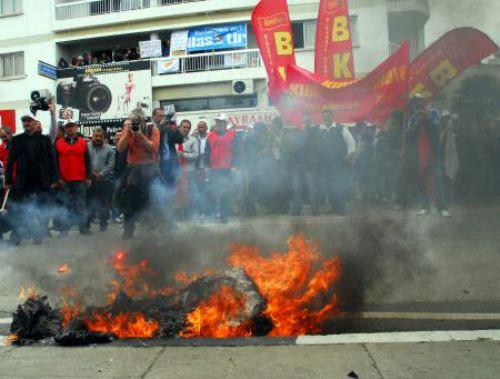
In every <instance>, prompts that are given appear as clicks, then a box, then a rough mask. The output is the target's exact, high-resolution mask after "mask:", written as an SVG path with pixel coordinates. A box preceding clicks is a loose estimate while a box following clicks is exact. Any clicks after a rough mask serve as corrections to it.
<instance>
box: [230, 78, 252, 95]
mask: <svg viewBox="0 0 500 379" xmlns="http://www.w3.org/2000/svg"><path fill="white" fill-rule="evenodd" d="M232 88H233V95H248V94H251V93H253V80H252V79H242V80H233V87H232Z"/></svg>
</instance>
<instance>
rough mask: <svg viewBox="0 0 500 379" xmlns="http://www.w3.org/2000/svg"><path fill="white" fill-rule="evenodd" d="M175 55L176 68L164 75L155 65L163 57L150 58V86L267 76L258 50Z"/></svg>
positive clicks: (157, 64) (262, 77) (263, 77)
mask: <svg viewBox="0 0 500 379" xmlns="http://www.w3.org/2000/svg"><path fill="white" fill-rule="evenodd" d="M177 58H178V59H179V62H178V69H176V70H173V71H172V72H168V73H163V74H162V73H160V72H159V67H158V66H159V62H160V63H161V61H162V60H164V59H166V58H154V59H151V66H152V75H153V87H164V86H175V85H181V84H200V83H208V82H221V81H231V80H235V79H265V78H267V76H266V72H265V70H264V65H263V63H262V58H261V56H260V53H259V50H258V49H248V50H234V51H223V52H218V53H203V54H193V55H184V56H180V57H177ZM181 74H183V75H181Z"/></svg>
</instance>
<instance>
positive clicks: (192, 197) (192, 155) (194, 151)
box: [177, 120, 200, 219]
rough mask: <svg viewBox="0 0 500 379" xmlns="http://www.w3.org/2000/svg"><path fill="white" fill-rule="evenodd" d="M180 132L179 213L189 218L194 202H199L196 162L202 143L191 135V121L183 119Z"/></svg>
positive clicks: (182, 216) (184, 217)
mask: <svg viewBox="0 0 500 379" xmlns="http://www.w3.org/2000/svg"><path fill="white" fill-rule="evenodd" d="M179 129H180V133H181V134H182V137H183V142H182V144H179V145H177V146H178V156H179V164H180V167H181V174H180V180H179V185H178V186H177V189H178V193H177V200H178V204H177V206H178V213H179V214H181V218H183V219H187V218H189V217H190V216H191V213H192V210H193V208H194V207H192V205H193V204H198V203H199V200H198V196H199V193H198V190H197V185H196V164H197V162H198V158H199V156H200V144H199V141H198V139H197V138H195V137H192V136H190V135H189V134H190V132H191V122H190V121H189V120H182V121H181V126H180V128H179Z"/></svg>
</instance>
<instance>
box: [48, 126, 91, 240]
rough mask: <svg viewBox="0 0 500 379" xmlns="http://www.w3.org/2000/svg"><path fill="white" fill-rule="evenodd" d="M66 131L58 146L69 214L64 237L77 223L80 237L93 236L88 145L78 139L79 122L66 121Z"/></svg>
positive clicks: (61, 181) (60, 178)
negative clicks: (89, 212)
mask: <svg viewBox="0 0 500 379" xmlns="http://www.w3.org/2000/svg"><path fill="white" fill-rule="evenodd" d="M64 131H65V133H66V136H65V137H64V138H60V139H58V140H57V141H56V144H55V150H56V157H57V167H58V170H59V184H60V186H61V189H62V190H63V191H64V193H65V203H66V211H67V212H68V213H67V214H66V217H65V220H64V221H63V225H61V235H62V236H64V235H67V234H68V230H69V228H70V227H71V225H72V224H74V223H76V224H78V226H79V229H80V234H90V230H89V226H88V224H87V210H86V203H85V198H86V190H87V187H88V186H90V171H91V170H90V167H91V166H90V156H89V151H88V148H87V143H86V142H85V140H84V139H83V138H82V137H80V136H78V125H77V123H76V122H75V121H73V120H68V121H66V122H65V124H64Z"/></svg>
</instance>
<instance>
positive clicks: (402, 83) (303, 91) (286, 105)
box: [277, 42, 409, 125]
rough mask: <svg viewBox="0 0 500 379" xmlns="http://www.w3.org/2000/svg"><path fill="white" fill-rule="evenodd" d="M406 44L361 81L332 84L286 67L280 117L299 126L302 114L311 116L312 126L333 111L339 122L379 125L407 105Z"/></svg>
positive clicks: (313, 75) (293, 66)
mask: <svg viewBox="0 0 500 379" xmlns="http://www.w3.org/2000/svg"><path fill="white" fill-rule="evenodd" d="M408 59H409V44H408V43H407V42H405V43H404V44H403V45H402V46H401V48H400V49H399V50H398V51H397V52H395V53H394V54H393V55H391V56H390V57H389V58H388V59H386V60H385V61H384V62H383V63H382V64H380V65H379V66H378V67H377V68H376V69H375V70H373V71H372V72H370V73H369V74H368V75H367V76H365V77H364V78H362V79H360V80H358V81H352V82H343V83H339V82H334V81H330V80H325V79H324V78H322V77H320V76H318V75H315V74H312V73H310V72H308V71H306V70H304V69H301V68H299V67H297V66H295V65H289V66H288V71H287V81H286V85H285V86H284V88H283V92H282V93H281V96H280V101H279V102H278V103H277V104H278V105H277V106H278V109H279V111H280V113H281V115H282V117H283V118H284V119H285V120H286V121H287V122H289V123H293V124H295V125H299V124H300V120H301V117H302V113H303V112H304V111H307V112H310V113H311V114H312V116H313V121H314V122H315V123H320V122H322V119H321V112H322V111H323V110H332V111H333V113H334V119H335V121H338V122H356V121H366V120H368V121H374V122H376V121H380V120H383V119H385V118H387V117H388V116H389V115H390V113H391V112H392V111H394V110H397V109H403V108H404V107H405V102H406V97H405V94H406V91H407V82H408Z"/></svg>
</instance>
